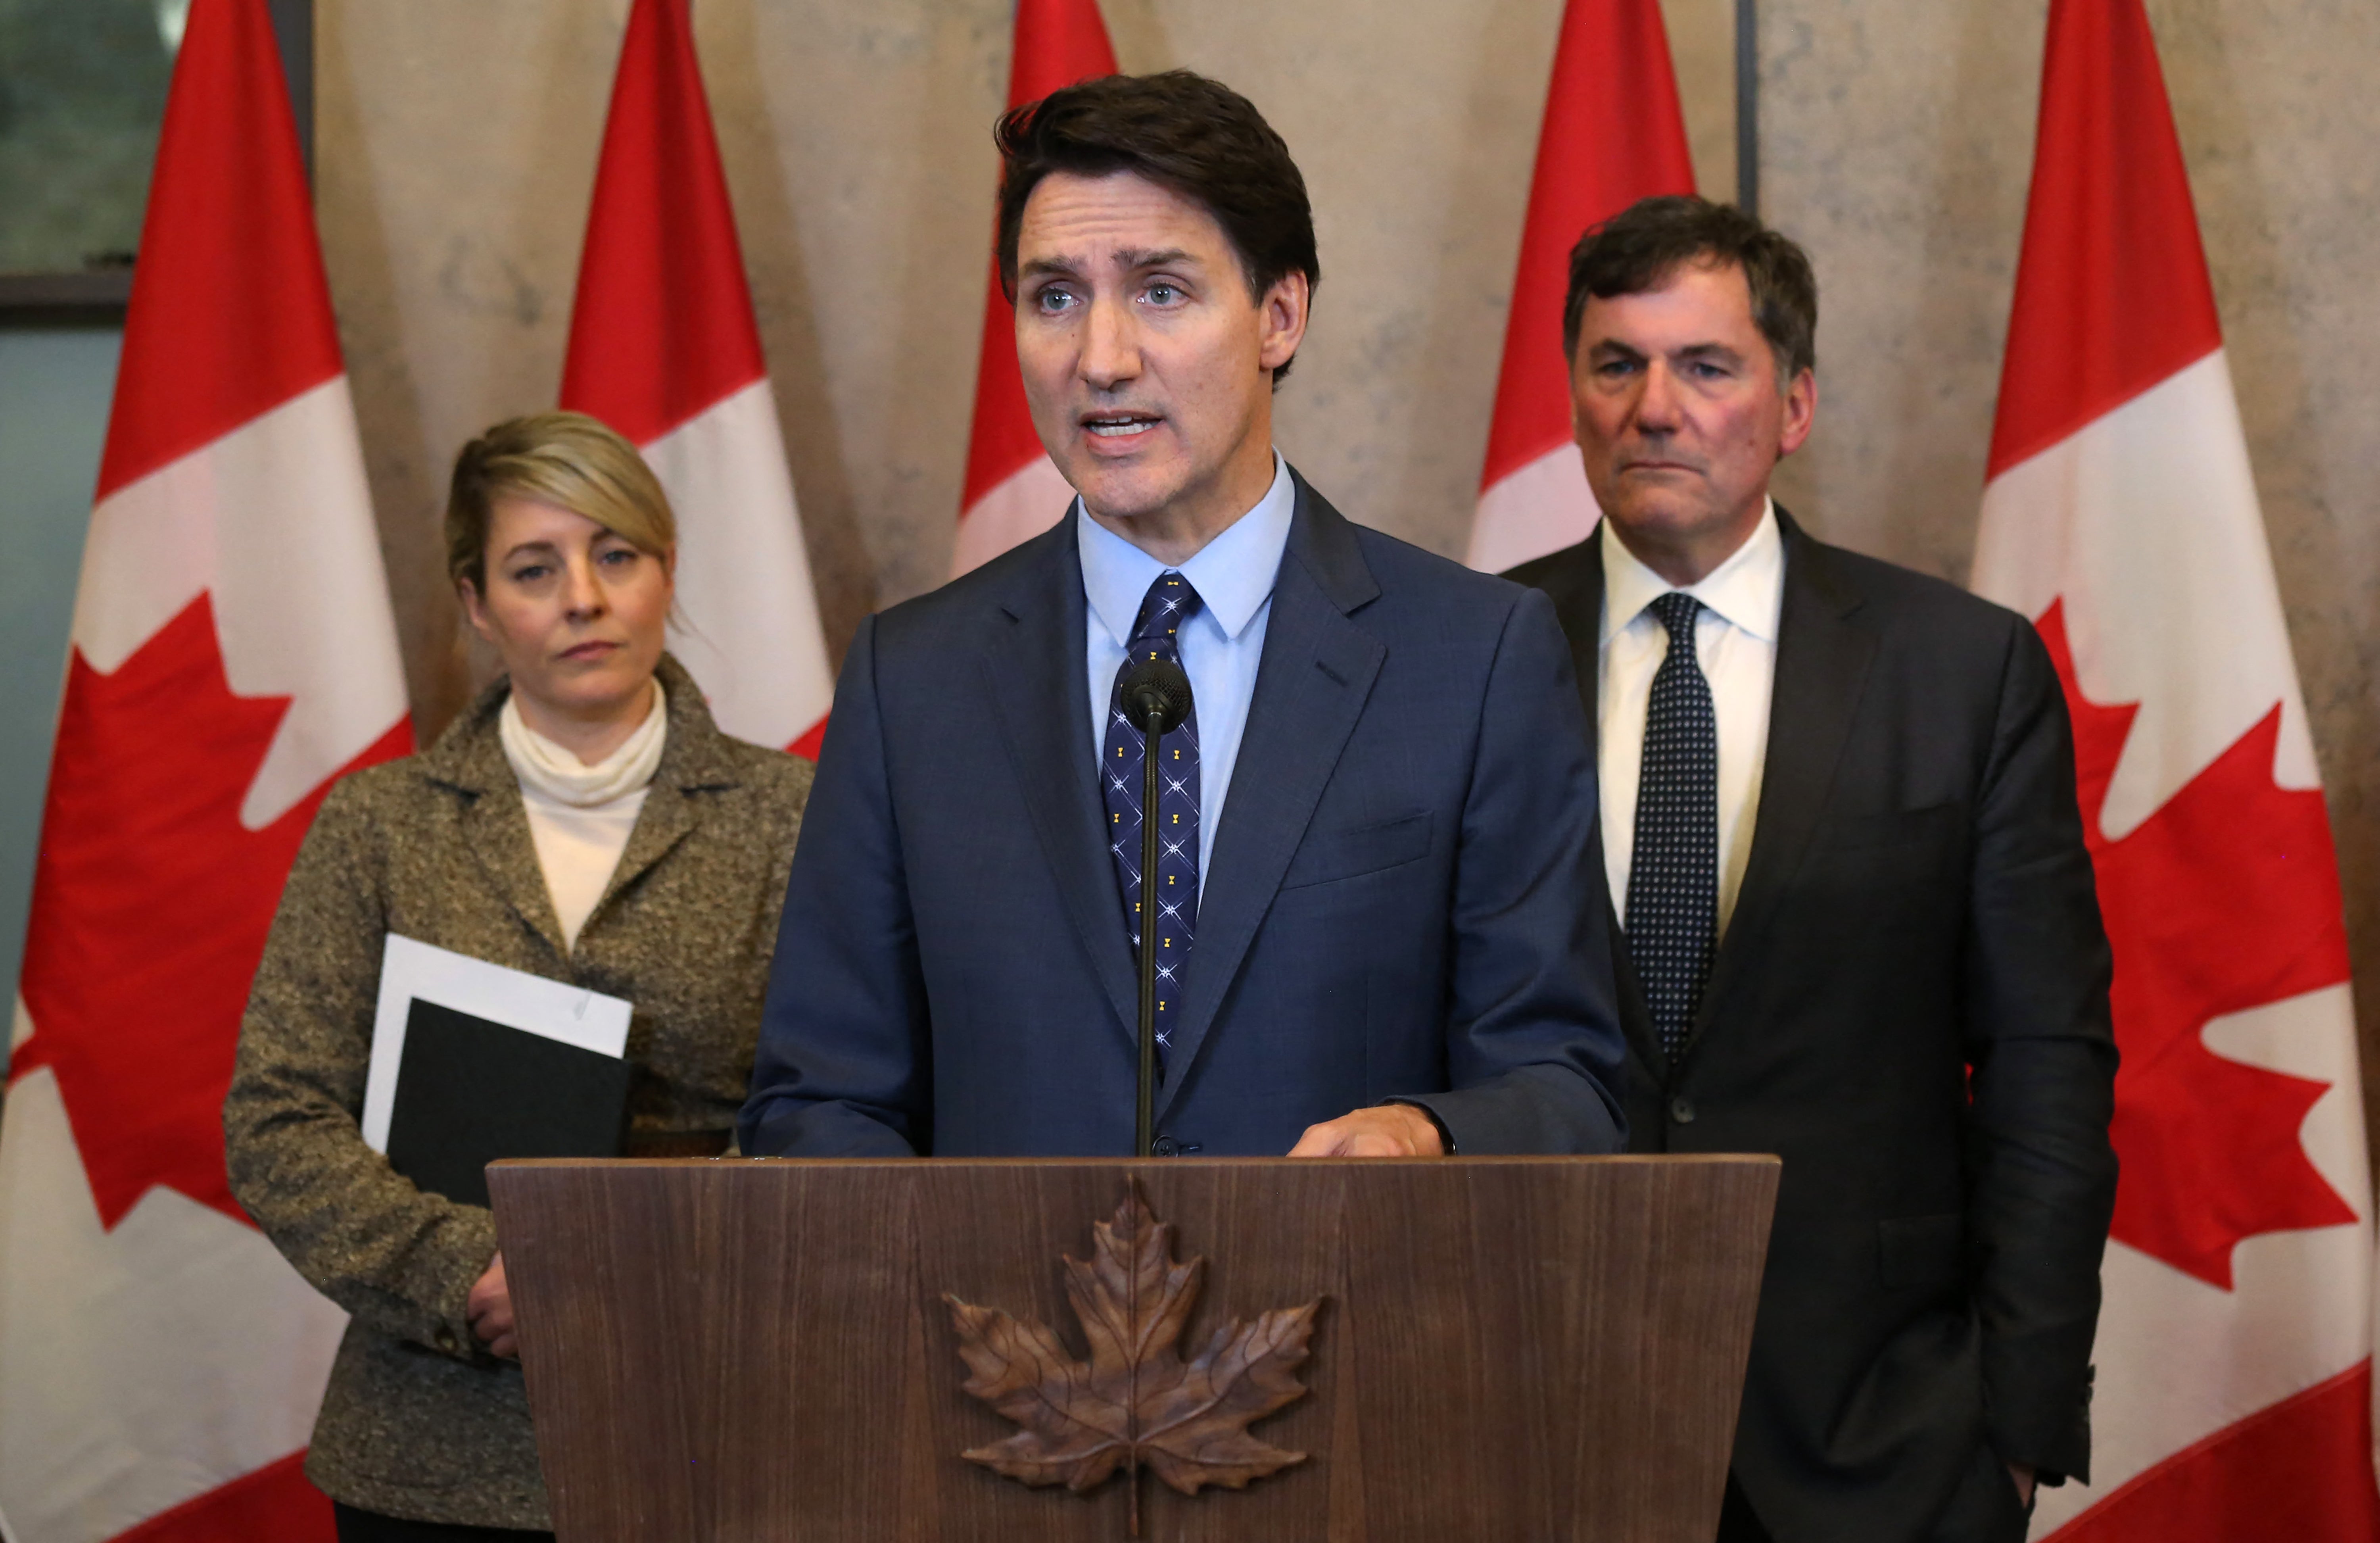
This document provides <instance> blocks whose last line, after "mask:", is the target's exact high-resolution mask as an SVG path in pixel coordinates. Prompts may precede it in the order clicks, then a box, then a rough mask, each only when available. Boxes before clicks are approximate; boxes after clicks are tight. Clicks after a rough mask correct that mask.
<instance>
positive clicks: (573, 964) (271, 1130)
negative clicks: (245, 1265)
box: [224, 656, 810, 1528]
mask: <svg viewBox="0 0 2380 1543" xmlns="http://www.w3.org/2000/svg"><path fill="white" fill-rule="evenodd" d="M659 674H660V678H661V680H662V685H663V686H664V687H665V689H666V690H667V692H668V723H669V730H668V737H667V740H666V743H665V745H664V747H663V749H662V759H661V765H660V767H659V769H658V770H657V771H656V772H654V774H653V779H652V782H651V784H650V793H649V794H648V795H647V796H646V799H645V803H644V807H643V808H642V809H641V810H640V811H639V813H638V814H637V823H636V828H635V830H634V831H633V832H631V834H630V835H629V838H628V844H627V847H626V849H625V851H624V852H623V853H622V854H621V858H620V866H619V869H618V870H617V871H616V872H615V873H614V874H613V877H612V881H611V883H610V885H609V887H608V888H607V889H606V891H605V893H604V895H603V898H602V900H601V902H600V903H599V904H598V905H597V906H596V908H595V910H594V912H593V914H591V915H590V916H589V917H588V918H587V923H586V926H585V927H584V928H583V929H581V930H580V932H579V935H578V942H577V948H576V949H575V950H566V949H565V947H564V946H563V942H562V932H561V927H560V925H559V924H558V923H557V922H556V921H555V919H554V914H553V903H552V901H551V900H550V899H549V898H548V895H547V891H546V886H545V880H544V876H543V874H542V873H541V871H540V869H539V867H538V861H537V854H536V850H535V848H534V846H533V845H532V844H531V842H530V838H529V830H528V816H527V814H526V812H525V810H524V809H523V808H522V803H521V798H520V794H519V791H518V788H519V784H518V783H517V782H516V779H515V777H514V775H513V772H512V768H511V766H510V765H509V764H508V763H507V762H506V761H505V759H504V750H503V747H502V746H501V744H500V743H499V741H498V738H497V732H496V714H497V711H498V710H499V709H500V708H501V707H502V706H503V705H504V697H505V694H506V692H507V690H508V686H507V685H506V683H505V682H503V681H499V682H497V683H496V684H495V685H494V686H491V687H490V688H489V689H488V690H487V691H486V692H484V693H483V694H482V695H481V696H480V699H478V700H477V701H476V702H474V703H473V704H472V705H471V707H470V708H469V710H468V711H466V712H465V713H464V714H463V715H462V717H461V718H459V719H458V720H457V721H456V722H455V724H454V725H453V726H452V727H450V728H449V729H448V730H447V732H446V733H445V734H444V735H442V736H441V737H440V739H439V740H438V742H437V743H436V744H435V745H434V746H432V747H431V748H429V749H428V750H425V751H423V752H422V753H421V754H419V755H417V756H412V757H408V758H407V759H403V760H397V761H392V762H389V763H387V764H384V765H381V766H376V767H372V768H370V770H368V771H364V772H358V773H356V774H355V775H354V776H351V777H349V778H347V779H346V781H344V782H342V783H341V784H338V786H336V787H335V788H334V789H332V791H331V794H330V796H329V797H328V798H326V799H325V800H324V801H323V804H322V812H321V814H320V815H318V816H317V817H316V819H315V820H314V825H313V828H312V830H311V831H310V832H309V833H308V835H307V837H306V842H305V845H304V847H303V848H302V849H301V850H300V851H299V853H298V855H297V863H296V865H295V866H294V867H293V868H292V869H291V870H290V874H289V883H288V887H287V888H286V890H285V891H284V892H283V894H282V899H281V908H280V912H279V914H278V915H277V916H276V917H275V918H274V921H273V932H272V936H271V939H270V941H269V942H267V943H266V945H265V950H264V957H263V961H262V963H261V965H260V966H258V968H257V973H256V982H255V985H254V988H253V990H251V993H250V995H249V1004H248V1012H247V1015H246V1017H245V1018H244V1020H243V1021H242V1023H241V1026H240V1041H239V1054H238V1061H237V1067H236V1069H235V1071H234V1074H233V1078H232V1085H231V1092H230V1095H229V1097H228V1098H227V1099H226V1100H225V1104H224V1131H225V1142H226V1150H227V1157H228V1160H229V1166H230V1173H231V1184H232V1189H233V1192H234V1193H235V1194H236V1195H237V1197H238V1198H239V1201H240V1204H241V1205H243V1206H245V1207H247V1208H248V1211H249V1215H250V1216H252V1217H254V1218H255V1219H256V1222H257V1225H259V1226H260V1227H261V1228H262V1229H263V1230H264V1233H265V1235H266V1236H268V1237H270V1238H271V1239H272V1240H273V1244H274V1245H275V1246H276V1247H278V1248H279V1249H280V1250H281V1251H282V1253H283V1254H285V1255H286V1256H287V1257H288V1258H289V1261H290V1262H291V1263H292V1264H294V1265H295V1266H296V1267H297V1270H298V1273H300V1274H301V1275H303V1276H304V1277H305V1278H306V1279H307V1280H308V1281H309V1282H311V1283H312V1284H313V1286H314V1287H315V1288H316V1289H317V1290H319V1291H321V1292H322V1293H323V1294H325V1295H327V1296H329V1297H330V1298H331V1299H332V1300H333V1301H334V1302H336V1303H337V1304H338V1305H339V1306H342V1307H345V1308H346V1310H347V1311H348V1313H349V1314H350V1315H352V1317H351V1320H350V1322H349V1324H348V1326H347V1330H346V1338H345V1340H344V1341H342V1343H340V1346H339V1351H338V1356H337V1359H336V1361H335V1363H334V1366H333V1367H332V1370H331V1380H330V1387H329V1389H328V1391H326V1393H325V1394H324V1396H323V1400H322V1413H321V1415H319V1416H318V1418H317V1420H316V1422H315V1426H314V1437H313V1445H312V1451H311V1452H310V1454H309V1456H308V1458H307V1462H306V1472H307V1475H308V1476H309V1477H310V1478H311V1479H312V1480H313V1481H314V1483H315V1484H316V1485H317V1486H319V1487H320V1488H322V1490H323V1491H324V1492H326V1493H328V1494H329V1495H331V1496H332V1497H333V1498H334V1499H336V1500H344V1501H346V1503H347V1504H349V1505H353V1506H358V1507H360V1508H362V1509H364V1510H367V1511H373V1512H379V1513H383V1514H387V1515H392V1516H399V1517H407V1518H410V1519H413V1520H418V1521H427V1522H442V1523H455V1524H464V1525H480V1526H502V1527H521V1528H544V1527H548V1526H551V1525H552V1523H551V1521H550V1520H549V1519H548V1513H547V1507H546V1496H545V1488H544V1484H543V1481H542V1480H541V1479H540V1476H539V1472H538V1463H537V1449H536V1445H535V1442H534V1440H532V1438H531V1435H530V1431H529V1418H528V1400H527V1397H526V1395H525V1393H524V1391H523V1387H522V1382H521V1372H520V1367H519V1365H518V1364H517V1363H516V1362H511V1361H498V1360H496V1359H494V1358H493V1357H492V1356H490V1355H488V1354H487V1353H486V1350H485V1348H484V1347H483V1346H481V1345H480V1344H479V1343H478V1342H477V1341H476V1340H474V1339H473V1337H472V1334H471V1330H470V1327H469V1324H468V1321H467V1320H466V1318H465V1302H466V1299H467V1297H468V1294H469V1292H470V1289H471V1285H472V1282H475V1281H477V1280H478V1279H479V1277H480V1274H481V1273H482V1272H483V1271H484V1270H486V1269H487V1268H488V1264H489V1260H490V1259H491V1258H492V1256H493V1255H494V1254H495V1251H496V1233H495V1222H494V1218H493V1216H492V1213H491V1212H489V1211H488V1210H487V1209H483V1208H481V1207H478V1206H465V1205H457V1204H455V1203H454V1202H453V1201H450V1200H447V1199H445V1198H443V1197H440V1196H435V1195H429V1194H424V1193H423V1192H422V1191H420V1190H419V1189H417V1188H416V1187H415V1186H414V1185H413V1184H412V1182H411V1181H410V1180H408V1179H406V1178H403V1177H401V1176H400V1175H398V1174H397V1173H396V1172H395V1171H394V1170H392V1169H391V1168H390V1167H389V1165H388V1162H387V1160H385V1159H384V1158H383V1157H382V1156H380V1154H378V1153H376V1152H374V1151H372V1150H370V1148H367V1147H366V1146H365V1145H364V1142H363V1136H362V1134H361V1130H360V1126H359V1124H358V1121H359V1118H360V1114H361V1111H362V1108H363V1097H364V1077H365V1068H366V1064H367V1062H368V1060H369V1057H370V1051H371V1034H372V1014H373V1008H374V1004H375V999H376V995H377V991H378V986H379V978H380V963H381V950H382V945H383V940H384V939H385V937H386V936H387V934H389V933H390V932H396V933H400V934H402V935H404V936H406V937H408V938H415V939H419V941H421V942H427V943H433V944H435V945H437V946H439V947H441V948H448V949H453V950H455V951H456V952H457V953H462V954H471V955H473V956H474V957H477V958H480V959H485V960H489V961H491V962H492V963H495V964H499V965H506V966H511V967H513V968H515V969H520V970H527V971H528V972H529V973H531V974H534V975H541V976H545V977H547V978H552V979H555V980H564V981H568V982H570V983H571V984H573V985H578V986H585V987H589V988H591V989H593V990H599V991H603V992H607V993H610V994H612V995H614V996H621V997H625V998H626V999H628V1001H629V1002H633V1003H634V1004H635V1008H636V1012H635V1016H634V1018H633V1019H632V1020H631V1023H630V1027H629V1032H628V1059H629V1060H630V1061H632V1062H634V1063H636V1066H637V1075H636V1079H635V1082H634V1085H633V1087H632V1090H631V1092H630V1095H629V1128H630V1146H631V1149H632V1150H634V1149H636V1148H637V1147H638V1146H639V1145H647V1144H650V1142H651V1139H652V1138H653V1137H656V1136H660V1137H663V1138H666V1137H667V1136H670V1135H672V1134H686V1133H717V1139H718V1141H719V1143H720V1144H722V1145H723V1144H724V1141H725V1136H726V1132H727V1131H728V1130H729V1129H730V1128H731V1127H732V1126H733V1125H734V1124H735V1112H736V1109H737V1107H738V1106H739V1105H740V1104H741V1103H742V1102H743V1100H744V1094H745V1090H746V1082H747V1078H748V1077H749V1075H750V1072H751V1066H752V1054H753V1046H754V1040H755V1037H756V1035H757V1034H758V1032H759V1021H760V1001H761V995H762V991H763V990H764V989H765V987H766V985H767V983H768V978H769V962H770V957H771V953H772V951H773V948H774V945H775V942H776V935H777V918H778V914H779V912H780V910H781V909H782V907H783V904H784V894H785V877H786V871H787V869H788V868H789V866H790V865H791V863H792V860H793V852H794V842H795V837H796V836H797V834H798V833H799V832H800V829H801V815H802V808H803V805H804V804H805V803H806V802H807V799H808V796H809V785H810V768H809V765H808V763H807V762H806V761H801V760H796V759H794V758H793V757H791V756H787V755H783V754H781V753H779V752H777V751H773V750H763V749H759V748H757V747H753V746H750V745H746V744H743V743H741V742H739V741H736V740H733V739H730V738H728V737H727V736H726V735H722V734H721V733H720V732H719V730H718V728H717V727H716V726H715V725H714V724H713V723H711V720H710V711H709V710H708V709H707V708H705V707H704V705H703V701H702V696H701V693H700V691H699V690H698V688H697V687H696V686H695V684H694V681H693V679H692V678H691V677H690V676H688V675H687V674H686V671H685V670H684V669H683V668H682V667H681V666H679V665H678V663H677V662H676V661H674V660H673V659H670V658H668V657H667V656H664V657H663V658H662V663H661V669H660V672H659ZM712 1149H713V1150H716V1149H717V1147H713V1148H712Z"/></svg>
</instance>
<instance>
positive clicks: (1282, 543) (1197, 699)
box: [1075, 450, 1297, 901]
mask: <svg viewBox="0 0 2380 1543" xmlns="http://www.w3.org/2000/svg"><path fill="white" fill-rule="evenodd" d="M1296 512H1297V484H1296V483H1294V482H1293V481H1291V480H1290V476H1289V463H1288V462H1286V461H1284V460H1282V459H1281V452H1279V451H1278V450H1276V451H1274V452H1273V457H1272V486H1271V487H1269V488H1268V489H1267V490H1265V495H1264V496H1263V497H1262V498H1260V499H1258V500H1257V503H1256V507H1254V508H1252V509H1250V510H1249V511H1248V512H1247V513H1246V514H1245V515H1242V516H1240V517H1239V518H1238V519H1236V520H1234V521H1233V522H1232V524H1231V525H1230V526H1228V527H1227V528H1225V529H1224V530H1223V533H1222V534H1221V535H1220V536H1217V537H1216V538H1215V539H1214V540H1213V541H1208V543H1207V544H1206V545H1205V546H1203V547H1201V548H1199V549H1198V552H1197V553H1196V555H1194V556H1193V557H1192V558H1191V559H1190V560H1189V561H1188V562H1186V563H1184V564H1183V565H1181V566H1180V567H1179V568H1176V569H1174V570H1173V571H1174V572H1177V573H1179V574H1180V575H1181V576H1182V577H1184V578H1185V579H1187V580H1189V581H1190V587H1191V588H1192V589H1196V590H1197V591H1198V599H1199V600H1200V601H1202V602H1203V603H1201V604H1200V605H1199V607H1198V611H1197V614H1196V615H1194V616H1192V617H1191V618H1190V620H1189V622H1188V623H1187V624H1186V625H1185V626H1183V627H1182V628H1181V630H1180V631H1178V632H1176V633H1175V634H1174V641H1175V642H1176V644H1178V645H1179V646H1180V648H1181V650H1182V673H1183V674H1186V675H1188V676H1189V677H1190V696H1191V700H1192V702H1193V704H1194V707H1193V711H1195V712H1196V715H1197V719H1198V894H1199V897H1200V899H1201V900H1202V901H1203V900H1204V899H1205V897H1206V893H1207V875H1208V874H1209V873H1210V872H1212V871H1213V870H1214V856H1215V832H1216V830H1217V829H1218V828H1219V827H1220V826H1221V824H1222V823H1223V798H1224V796H1225V795H1227V794H1228V793H1230V792H1231V789H1232V768H1233V765H1234V764H1235V763H1236V762H1237V761H1238V760H1239V759H1240V736H1241V735H1242V734H1244V733H1245V732H1246V729H1247V726H1248V702H1249V700H1250V699H1252V698H1254V697H1255V695H1256V690H1257V664H1258V663H1259V662H1261V661H1262V660H1263V658H1264V640H1265V624H1266V622H1267V621H1269V619H1270V618H1271V615H1272V584H1273V578H1274V577H1275V576H1276V575H1278V574H1279V573H1280V572H1281V553H1283V552H1285V551H1287V550H1288V548H1289V521H1290V516H1293V515H1294V514H1295V513H1296ZM1075 546H1076V548H1077V549H1078V550H1079V551H1080V552H1081V553H1082V559H1083V596H1084V598H1085V599H1086V600H1087V601H1089V602H1090V603H1089V604H1087V606H1085V607H1084V612H1085V615H1084V620H1083V629H1084V642H1085V647H1084V650H1083V654H1084V658H1085V660H1086V661H1087V679H1086V681H1085V686H1086V688H1087V691H1088V693H1089V698H1090V704H1091V762H1092V764H1093V765H1097V764H1099V760H1100V759H1102V752H1103V751H1104V750H1105V748H1106V746H1107V731H1108V707H1109V703H1110V702H1111V700H1112V699H1114V697H1115V681H1116V672H1117V671H1118V670H1121V669H1123V655H1124V646H1125V645H1126V644H1128V643H1130V642H1131V641H1132V628H1133V624H1134V623H1135V622H1136V621H1138V620H1139V619H1140V602H1141V601H1142V599H1143V598H1144V597H1145V596H1147V593H1148V587H1149V586H1150V585H1151V584H1153V583H1155V582H1156V581H1157V576H1158V575H1160V574H1161V573H1164V572H1165V571H1166V565H1164V564H1163V563H1160V562H1159V561H1158V560H1157V559H1156V558H1154V557H1151V556H1150V555H1149V554H1148V553H1146V552H1143V551H1141V550H1140V548H1138V547H1136V546H1135V545H1133V544H1132V543H1131V542H1130V541H1125V540H1124V539H1123V537H1122V536H1119V535H1117V534H1116V533H1115V532H1114V531H1112V530H1110V529H1108V528H1107V527H1106V526H1104V525H1101V524H1100V523H1099V521H1097V520H1095V519H1093V518H1091V517H1090V516H1088V515H1087V514H1085V513H1084V512H1083V501H1082V500H1081V499H1079V498H1078V499H1076V500H1075Z"/></svg>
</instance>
